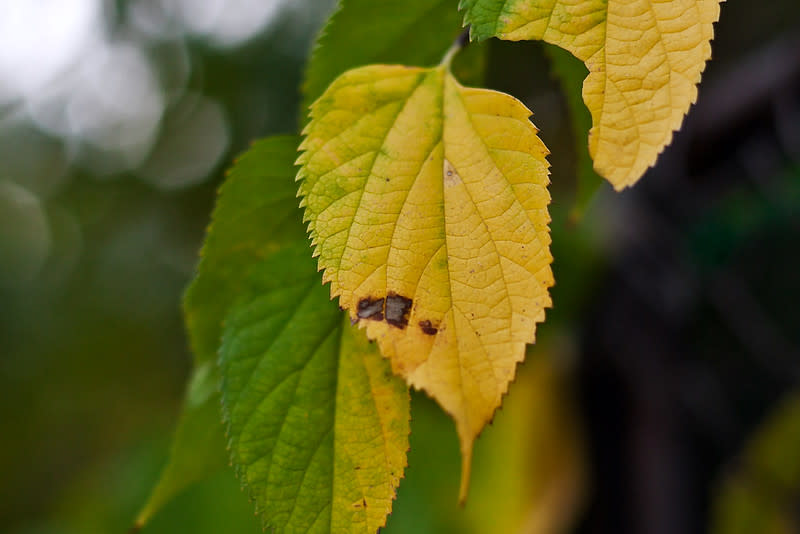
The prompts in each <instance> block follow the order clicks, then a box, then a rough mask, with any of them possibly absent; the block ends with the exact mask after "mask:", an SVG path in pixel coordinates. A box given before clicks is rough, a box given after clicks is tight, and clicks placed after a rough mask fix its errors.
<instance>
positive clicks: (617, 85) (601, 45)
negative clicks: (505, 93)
mask: <svg viewBox="0 0 800 534" xmlns="http://www.w3.org/2000/svg"><path fill="white" fill-rule="evenodd" d="M720 2H721V0H506V1H504V0H462V2H461V7H462V8H464V9H466V17H465V22H467V23H471V24H472V34H473V36H475V37H477V38H479V39H483V38H487V37H491V36H497V37H499V38H501V39H509V40H515V41H516V40H523V39H541V40H544V41H546V42H548V43H552V44H555V45H557V46H560V47H562V48H565V49H566V50H569V51H570V52H571V53H572V54H574V55H575V56H576V57H578V58H579V59H581V60H582V61H583V62H584V63H586V66H587V67H588V69H589V76H588V77H587V78H586V80H585V81H584V83H583V99H584V102H586V106H587V107H588V108H589V110H590V111H591V113H592V124H593V126H592V129H591V131H590V132H589V153H590V154H591V156H592V158H593V160H594V167H595V169H596V170H597V172H599V173H600V174H601V175H603V176H605V177H606V178H607V179H608V180H609V181H610V182H611V183H612V184H613V185H614V187H615V188H616V189H617V190H620V189H622V188H624V187H626V186H629V185H633V184H634V183H635V182H636V181H637V180H638V179H639V178H641V176H642V174H644V172H645V171H646V170H647V169H648V167H650V166H652V165H653V164H654V163H655V161H656V158H657V157H658V154H659V153H661V151H662V150H663V149H664V147H665V146H667V145H668V144H669V143H670V142H671V141H672V133H673V131H675V130H677V129H678V128H680V125H681V122H682V121H683V117H684V115H685V114H686V113H687V112H688V110H689V107H690V106H691V105H692V104H693V103H694V102H695V100H696V99H697V84H698V83H699V81H700V74H701V73H702V72H703V69H704V68H705V64H706V61H707V60H708V59H709V57H711V39H712V37H713V35H714V30H713V23H714V22H716V21H717V19H718V18H719V5H720Z"/></svg>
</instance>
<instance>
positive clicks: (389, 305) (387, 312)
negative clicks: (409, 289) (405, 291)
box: [356, 291, 413, 330]
mask: <svg viewBox="0 0 800 534" xmlns="http://www.w3.org/2000/svg"><path fill="white" fill-rule="evenodd" d="M412 304H413V301H412V300H411V299H410V298H408V297H404V296H402V295H398V294H397V293H394V292H391V291H390V292H389V294H388V296H387V297H386V298H374V297H364V298H363V299H361V300H359V301H358V310H357V311H356V316H357V317H358V319H369V320H371V321H383V320H384V318H385V319H386V322H387V323H389V324H390V325H392V326H394V327H396V328H400V329H401V330H402V329H404V328H405V327H406V326H408V314H409V312H410V311H411V305H412Z"/></svg>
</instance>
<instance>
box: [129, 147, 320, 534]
mask: <svg viewBox="0 0 800 534" xmlns="http://www.w3.org/2000/svg"><path fill="white" fill-rule="evenodd" d="M298 143H299V138H298V137H295V136H284V137H272V138H269V139H265V140H262V141H257V142H256V143H254V144H253V146H252V147H251V148H250V150H248V151H247V152H245V153H244V154H243V155H242V156H241V157H240V158H239V159H238V160H237V161H236V164H235V165H234V166H233V168H232V169H231V170H230V172H229V173H228V179H227V181H226V182H225V183H224V184H223V185H222V187H221V188H220V194H219V199H218V201H217V205H216V207H215V209H214V213H213V214H212V217H211V219H212V223H211V225H210V226H209V229H208V233H207V236H206V241H205V244H204V245H203V249H202V251H201V260H200V264H199V266H198V272H197V276H196V277H195V279H194V280H193V281H192V283H191V285H190V286H189V288H188V290H187V292H186V296H185V299H184V303H183V304H184V318H185V320H186V327H187V330H188V333H189V341H190V344H191V346H192V349H193V352H194V357H195V370H194V372H193V375H192V378H191V379H190V381H189V385H188V391H187V396H186V400H185V402H184V407H183V413H182V414H181V417H180V420H179V422H178V428H177V430H176V433H175V437H174V438H173V443H172V448H171V453H170V462H169V463H168V464H167V466H166V468H165V469H164V472H163V473H162V474H161V478H160V480H159V482H158V483H157V485H156V487H155V488H154V489H153V492H152V493H151V495H150V497H149V499H148V502H147V503H146V504H145V506H144V508H143V509H142V511H141V512H140V513H139V516H138V517H137V520H136V527H135V528H141V527H142V526H143V525H144V524H145V523H146V522H147V521H148V520H149V519H150V518H151V517H152V516H153V514H155V513H156V512H157V511H158V510H159V509H160V508H161V507H162V506H163V505H164V504H166V503H167V502H168V501H169V500H170V499H171V498H172V497H174V496H175V495H177V494H178V493H179V492H180V491H181V490H183V489H185V488H186V487H188V486H189V485H191V484H193V483H195V482H198V481H200V480H203V479H204V478H206V477H208V476H210V475H212V474H213V473H214V472H215V471H216V470H217V469H219V468H220V467H221V466H223V465H225V464H226V463H227V454H226V451H225V433H224V426H223V425H222V416H221V413H220V397H219V392H218V390H217V387H218V384H219V381H220V376H219V369H218V367H217V365H216V360H217V352H218V348H219V344H220V338H221V336H222V323H223V321H224V318H225V314H226V313H227V312H228V310H229V308H230V307H231V306H232V305H233V303H234V302H235V301H236V299H237V298H239V297H240V296H241V295H242V294H252V292H253V291H254V290H255V288H254V286H253V284H252V283H251V282H252V281H253V280H252V277H251V273H252V271H253V269H254V268H255V267H256V266H257V265H258V263H259V261H261V260H262V259H263V258H265V257H268V256H270V255H271V254H274V253H275V252H276V251H278V250H280V249H281V247H283V246H285V245H286V244H287V243H293V242H294V243H297V242H300V243H303V242H305V239H306V238H305V233H304V232H303V229H302V226H301V225H300V224H298V220H297V219H298V217H299V211H298V209H297V199H296V186H295V184H294V183H293V180H292V177H293V176H294V173H295V168H294V165H293V163H292V161H293V160H294V158H295V156H296V150H297V144H298Z"/></svg>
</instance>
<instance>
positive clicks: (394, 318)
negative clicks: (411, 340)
mask: <svg viewBox="0 0 800 534" xmlns="http://www.w3.org/2000/svg"><path fill="white" fill-rule="evenodd" d="M411 304H413V302H412V300H411V299H410V298H408V297H403V296H401V295H398V294H396V293H389V295H388V296H387V297H386V322H387V323H389V324H390V325H392V326H395V327H397V328H400V329H403V328H405V327H406V326H408V312H409V311H411Z"/></svg>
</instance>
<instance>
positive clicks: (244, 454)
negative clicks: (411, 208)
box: [221, 243, 409, 533]
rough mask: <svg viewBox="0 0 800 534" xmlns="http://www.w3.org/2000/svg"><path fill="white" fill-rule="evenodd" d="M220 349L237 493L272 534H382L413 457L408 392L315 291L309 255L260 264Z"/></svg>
mask: <svg viewBox="0 0 800 534" xmlns="http://www.w3.org/2000/svg"><path fill="white" fill-rule="evenodd" d="M258 277H259V279H260V283H261V284H263V285H262V286H261V287H262V291H261V292H260V296H257V297H254V298H253V299H250V300H247V301H244V302H243V303H242V304H241V305H239V306H237V307H235V309H234V311H233V312H232V313H231V315H230V316H229V317H228V319H227V321H226V328H225V334H224V339H223V343H222V348H221V366H222V374H223V385H222V390H223V407H224V413H225V419H226V421H227V423H228V435H229V437H230V445H229V446H230V450H231V453H232V457H233V461H234V465H235V467H236V470H237V473H238V474H239V476H240V478H241V480H242V482H243V483H244V484H245V485H246V486H247V487H248V489H249V493H250V495H251V497H252V498H253V499H254V500H255V502H256V509H257V511H258V512H259V513H260V514H262V515H263V518H264V526H265V528H267V529H269V530H270V531H271V532H319V533H327V532H341V533H350V532H365V533H374V532H376V531H377V529H378V528H380V527H381V526H383V525H384V524H385V521H386V516H387V514H388V513H389V512H390V511H391V507H392V500H393V499H394V496H395V489H396V488H397V485H398V484H399V481H400V478H401V477H402V473H403V469H404V468H405V465H406V451H407V450H408V432H409V426H408V420H409V415H408V414H409V400H408V389H407V388H406V387H405V385H404V384H403V383H402V381H400V380H399V379H397V378H395V377H394V376H392V374H391V369H390V368H389V364H388V362H387V361H386V360H384V359H383V358H381V356H380V354H379V353H378V352H377V350H376V348H375V346H374V345H371V344H369V343H368V342H367V341H366V338H365V336H364V335H363V333H361V332H358V331H356V330H355V329H353V328H352V327H351V326H350V325H349V324H348V321H347V318H346V317H345V316H344V314H342V313H341V311H340V310H339V309H338V308H337V307H336V306H335V305H333V303H332V302H331V301H330V299H329V297H328V290H327V288H325V287H323V286H322V284H320V279H319V274H318V273H317V272H316V270H315V268H314V262H313V261H312V260H311V257H310V254H309V249H308V246H307V244H305V243H303V244H301V245H298V246H292V247H289V248H287V249H285V250H283V251H281V252H279V253H277V254H275V255H274V256H273V257H271V258H270V259H269V260H267V261H265V262H264V263H262V264H261V265H260V266H259V268H258Z"/></svg>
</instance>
